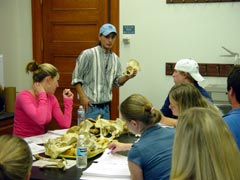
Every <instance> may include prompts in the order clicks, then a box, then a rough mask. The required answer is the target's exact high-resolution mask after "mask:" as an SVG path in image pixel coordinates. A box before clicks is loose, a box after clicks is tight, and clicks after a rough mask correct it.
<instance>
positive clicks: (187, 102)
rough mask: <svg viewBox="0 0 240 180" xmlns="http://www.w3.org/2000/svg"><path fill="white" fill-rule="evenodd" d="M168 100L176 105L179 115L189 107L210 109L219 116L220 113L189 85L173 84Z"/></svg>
mask: <svg viewBox="0 0 240 180" xmlns="http://www.w3.org/2000/svg"><path fill="white" fill-rule="evenodd" d="M169 99H170V101H174V102H175V103H176V104H177V107H178V111H179V115H180V114H181V113H183V112H184V111H185V110H188V109H189V108H191V107H206V108H210V109H212V110H214V111H216V112H218V113H219V115H221V111H219V109H218V108H217V107H215V106H214V105H213V104H211V103H210V102H209V101H208V100H207V99H206V98H205V97H204V96H202V94H201V93H200V91H199V90H198V89H197V88H196V87H195V86H194V85H193V84H191V83H180V84H175V85H174V86H173V87H172V88H171V90H170V91H169Z"/></svg>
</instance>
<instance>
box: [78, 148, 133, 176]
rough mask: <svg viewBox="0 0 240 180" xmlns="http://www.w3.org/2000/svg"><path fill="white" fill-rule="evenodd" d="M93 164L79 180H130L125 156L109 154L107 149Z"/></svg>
mask: <svg viewBox="0 0 240 180" xmlns="http://www.w3.org/2000/svg"><path fill="white" fill-rule="evenodd" d="M94 162H95V163H94ZM94 162H93V163H92V164H91V166H90V167H89V168H88V169H86V170H85V171H83V176H82V177H81V179H82V178H84V177H85V178H86V177H91V176H92V177H108V178H110V179H119V178H120V179H130V172H129V169H128V161H127V157H126V156H123V155H120V154H112V153H109V149H107V150H106V151H105V152H104V153H103V155H102V156H101V157H100V158H98V159H97V160H95V161H94Z"/></svg>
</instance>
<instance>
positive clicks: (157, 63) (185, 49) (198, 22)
mask: <svg viewBox="0 0 240 180" xmlns="http://www.w3.org/2000/svg"><path fill="white" fill-rule="evenodd" d="M239 19H240V3H239V2H238V3H236V2H235V3H194V4H186V3H185V4H166V1H165V0H151V1H147V0H141V1H139V0H131V1H129V0H121V1H120V36H121V38H120V39H121V41H120V43H121V44H120V57H121V60H122V62H123V63H122V64H123V67H124V68H125V67H126V63H125V62H127V60H128V59H129V58H136V59H138V60H139V61H140V63H141V65H142V71H141V72H139V74H138V75H137V77H136V78H135V79H133V80H131V81H129V82H128V84H126V85H125V86H124V87H122V88H121V90H120V102H121V101H123V100H124V99H125V98H126V97H127V96H129V95H130V94H132V93H141V94H143V95H145V96H147V97H148V98H149V99H150V100H151V101H152V102H153V104H154V106H155V107H156V108H160V107H161V106H162V104H163V102H164V100H165V97H166V96H167V93H168V91H169V89H170V88H171V86H172V85H173V80H172V77H171V76H166V75H165V62H176V61H177V60H179V59H181V58H193V59H195V60H196V61H197V62H199V63H234V58H222V57H220V55H222V54H227V52H226V51H224V50H223V49H222V48H221V47H222V46H225V47H227V48H229V49H230V50H232V51H235V52H238V53H240V34H239V32H240V23H239ZM123 25H135V35H130V36H129V37H130V38H131V40H130V41H131V42H130V44H124V43H123V41H122V39H123V37H124V36H125V35H124V34H122V33H123V31H122V26H123ZM205 79H206V80H205V81H204V82H202V83H200V84H201V85H202V86H204V87H205V86H207V85H208V84H212V83H217V84H222V83H226V78H216V77H206V78H205Z"/></svg>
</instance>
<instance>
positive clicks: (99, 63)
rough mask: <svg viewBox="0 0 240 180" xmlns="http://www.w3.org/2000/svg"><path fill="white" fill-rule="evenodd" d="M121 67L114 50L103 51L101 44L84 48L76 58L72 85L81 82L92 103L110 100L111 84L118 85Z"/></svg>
mask: <svg viewBox="0 0 240 180" xmlns="http://www.w3.org/2000/svg"><path fill="white" fill-rule="evenodd" d="M121 76H122V68H121V64H120V61H119V58H118V56H117V55H116V54H115V53H114V52H110V53H107V54H106V53H105V51H104V49H103V48H102V47H101V46H96V47H93V48H90V49H86V50H84V51H83V52H82V53H81V54H80V55H79V56H78V58H77V60H76V66H75V69H74V71H73V74H72V85H75V84H77V83H81V84H82V88H83V91H84V93H85V95H86V96H87V97H88V98H89V100H90V102H91V103H92V104H101V103H106V102H110V101H111V100H112V86H116V87H119V86H120V85H119V84H118V79H119V78H120V77H121Z"/></svg>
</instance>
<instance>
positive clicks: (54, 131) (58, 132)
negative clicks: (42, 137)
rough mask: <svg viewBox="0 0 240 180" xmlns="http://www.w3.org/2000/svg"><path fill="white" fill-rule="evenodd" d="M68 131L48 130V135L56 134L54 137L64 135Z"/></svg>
mask: <svg viewBox="0 0 240 180" xmlns="http://www.w3.org/2000/svg"><path fill="white" fill-rule="evenodd" d="M67 131H68V129H57V130H51V131H50V130H49V131H48V133H49V134H56V135H64V134H66V133H67Z"/></svg>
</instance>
